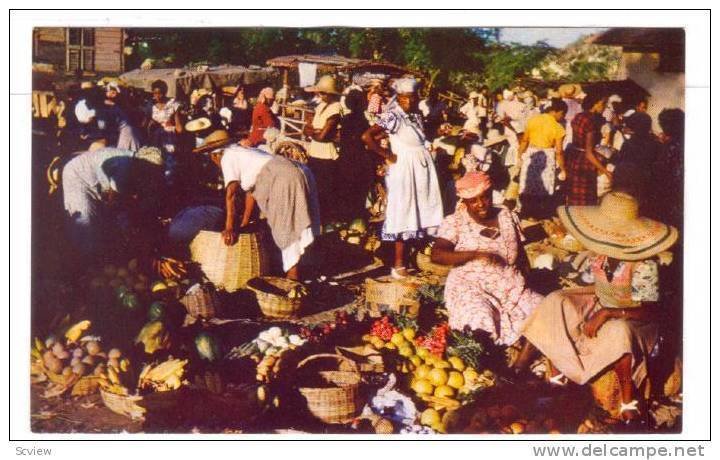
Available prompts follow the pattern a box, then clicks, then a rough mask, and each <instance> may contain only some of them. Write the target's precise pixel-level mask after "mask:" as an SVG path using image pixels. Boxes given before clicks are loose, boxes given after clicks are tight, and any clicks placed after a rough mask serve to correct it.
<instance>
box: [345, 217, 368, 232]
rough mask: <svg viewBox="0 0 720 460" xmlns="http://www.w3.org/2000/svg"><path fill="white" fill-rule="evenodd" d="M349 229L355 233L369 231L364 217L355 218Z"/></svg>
mask: <svg viewBox="0 0 720 460" xmlns="http://www.w3.org/2000/svg"><path fill="white" fill-rule="evenodd" d="M349 229H350V230H351V231H353V232H355V233H359V234H364V233H366V232H367V224H366V223H365V221H364V220H363V219H355V220H353V221H352V222H351V223H350V227H349Z"/></svg>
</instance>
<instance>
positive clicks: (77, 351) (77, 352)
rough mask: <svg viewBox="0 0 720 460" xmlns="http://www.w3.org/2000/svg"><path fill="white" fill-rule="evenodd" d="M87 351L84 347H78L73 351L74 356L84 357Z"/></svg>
mask: <svg viewBox="0 0 720 460" xmlns="http://www.w3.org/2000/svg"><path fill="white" fill-rule="evenodd" d="M84 354H85V352H84V351H83V349H82V348H76V349H74V350H73V351H72V356H73V358H82V357H83V355H84Z"/></svg>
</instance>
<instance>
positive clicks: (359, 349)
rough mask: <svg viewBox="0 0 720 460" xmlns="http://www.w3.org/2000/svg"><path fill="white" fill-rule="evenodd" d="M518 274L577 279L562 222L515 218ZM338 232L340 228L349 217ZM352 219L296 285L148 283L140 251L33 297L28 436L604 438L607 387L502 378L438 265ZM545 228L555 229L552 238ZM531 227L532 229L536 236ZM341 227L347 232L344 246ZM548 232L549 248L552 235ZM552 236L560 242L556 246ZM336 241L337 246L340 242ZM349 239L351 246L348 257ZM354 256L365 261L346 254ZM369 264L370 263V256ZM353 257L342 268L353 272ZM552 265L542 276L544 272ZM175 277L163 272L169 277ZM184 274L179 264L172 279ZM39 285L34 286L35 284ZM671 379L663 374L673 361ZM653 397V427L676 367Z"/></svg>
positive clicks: (500, 356)
mask: <svg viewBox="0 0 720 460" xmlns="http://www.w3.org/2000/svg"><path fill="white" fill-rule="evenodd" d="M523 225H524V227H526V233H527V234H528V235H530V236H531V238H529V240H528V242H526V252H527V253H528V257H529V258H530V265H531V266H537V265H538V264H537V262H538V259H540V260H542V259H548V260H547V261H544V262H543V264H545V265H547V267H546V268H536V269H533V270H531V272H530V276H529V277H530V279H532V278H533V276H535V277H538V276H539V277H541V278H542V277H544V279H545V282H547V280H548V279H551V278H552V279H553V280H554V283H555V285H558V286H574V285H577V284H579V283H580V284H581V283H582V280H581V279H580V278H579V275H578V273H577V271H576V269H575V268H574V267H577V264H578V260H579V259H581V258H582V257H583V254H582V253H579V254H578V253H573V252H571V251H570V250H568V249H571V248H568V247H567V246H568V244H565V248H564V249H562V248H560V247H558V246H561V244H562V241H565V243H572V242H570V241H567V238H566V236H565V235H563V234H562V233H561V232H562V229H561V228H560V227H558V226H557V224H556V223H553V222H552V221H546V222H539V223H537V222H524V223H523ZM348 227H353V228H355V229H351V228H348ZM371 232H372V229H370V230H368V229H367V228H366V226H365V225H364V223H362V222H355V223H354V225H350V226H338V227H337V228H336V229H334V231H328V232H326V233H325V234H324V235H323V236H322V241H321V243H322V244H320V245H319V246H321V248H322V247H324V248H325V250H329V249H328V248H332V250H333V251H334V253H335V256H336V257H337V254H341V253H343V251H344V252H346V253H347V254H350V257H351V258H352V260H351V261H345V262H344V263H340V264H339V265H340V266H342V265H344V268H346V269H348V271H347V272H346V273H341V274H338V275H336V276H334V277H329V278H326V277H324V276H323V277H319V278H318V279H316V280H310V281H308V282H306V283H304V284H299V283H292V282H289V283H288V281H289V280H285V279H281V278H273V277H264V276H261V277H257V278H254V279H252V280H250V281H248V282H247V283H246V285H245V287H244V288H242V289H238V290H236V291H234V292H232V293H228V292H226V291H225V290H224V289H218V288H217V287H215V286H214V285H213V284H212V283H210V282H208V280H207V277H206V276H204V275H203V271H202V265H201V264H198V265H199V266H198V267H197V268H199V269H198V270H188V273H194V274H199V275H184V276H172V277H170V278H168V279H158V278H157V275H155V276H153V275H151V274H150V273H143V272H142V271H141V269H140V267H139V264H138V261H137V259H131V260H114V261H111V262H107V263H106V264H105V265H104V266H99V267H89V268H88V271H87V275H86V276H85V277H84V278H82V279H78V280H76V283H77V285H76V286H64V287H58V288H57V289H58V291H57V292H52V293H51V294H48V293H47V291H50V289H44V290H43V294H42V295H44V296H45V297H43V298H45V299H47V298H51V297H55V298H61V299H62V300H61V301H60V302H61V304H62V306H63V309H61V310H58V311H59V313H58V312H57V311H56V314H55V315H54V316H53V317H52V318H50V319H49V320H48V321H47V322H46V323H43V324H42V325H40V326H38V327H36V328H34V330H35V331H41V332H40V333H38V334H37V335H36V337H34V338H33V343H32V358H31V359H32V367H31V369H32V390H33V391H32V396H33V398H32V412H33V415H32V417H33V419H32V426H33V430H34V431H38V432H58V431H62V432H179V433H188V432H223V433H304V432H308V433H379V434H390V433H428V434H431V433H464V434H479V433H507V434H520V433H531V434H547V433H602V432H614V431H617V430H618V429H619V426H618V425H617V423H618V422H617V421H615V420H614V419H613V418H612V417H611V416H610V415H609V414H608V413H606V412H605V411H604V410H603V409H602V406H603V401H604V400H607V399H608V398H610V399H612V394H611V393H612V392H613V391H615V390H614V389H613V387H612V385H608V384H606V383H603V382H602V379H599V380H600V382H595V383H594V384H593V385H590V386H577V385H567V386H565V387H562V388H558V387H554V386H550V385H548V384H547V383H545V381H544V379H542V378H541V377H542V376H543V374H544V372H545V363H544V362H543V361H542V360H539V361H537V362H535V363H534V364H533V366H532V370H533V372H534V373H536V374H537V375H538V376H539V377H527V376H526V377H522V378H519V377H516V376H515V375H512V374H511V373H510V372H509V371H508V362H510V361H511V360H512V359H513V358H514V354H516V352H517V350H516V349H514V348H509V349H507V350H501V349H499V348H497V347H496V346H494V345H493V344H492V343H486V342H484V341H483V340H482V339H481V338H479V337H476V336H473V334H471V333H470V332H469V331H468V332H461V331H454V330H451V329H450V328H449V327H448V324H447V317H446V313H445V310H444V309H443V298H442V297H443V282H444V276H445V275H446V271H443V269H442V267H439V266H433V265H432V264H429V265H428V264H422V260H423V256H427V253H428V252H429V249H427V248H426V249H425V250H422V249H421V250H420V251H418V253H417V258H418V260H420V261H421V263H420V264H421V265H422V266H423V267H424V268H425V271H423V270H420V269H418V270H415V271H414V272H413V276H411V277H409V278H407V279H405V280H392V279H391V278H389V277H387V276H382V275H383V274H384V273H385V272H384V271H383V268H382V264H381V263H380V260H379V259H378V256H380V257H382V256H383V254H382V251H381V250H380V248H379V245H375V244H373V241H376V239H375V237H374V236H370V235H369V233H371ZM553 232H555V233H553ZM533 234H534V235H536V236H535V237H534V238H533V237H532V235H533ZM350 238H353V240H352V241H350ZM553 242H555V244H553ZM558 242H561V243H558ZM338 251H339V252H338ZM354 251H355V252H354ZM357 251H360V252H361V253H363V254H365V255H366V256H367V257H366V259H365V260H361V258H358V257H356V255H357V254H359V253H358V252H357ZM368 261H369V263H367V262H368ZM353 265H354V266H353ZM548 268H552V269H553V270H552V271H551V270H549V269H548ZM168 274H169V275H172V274H171V273H168ZM177 275H181V274H177ZM46 284H47V283H46ZM676 374H677V373H676ZM665 393H666V394H667V395H668V396H669V397H670V399H668V400H669V401H672V400H673V399H672V398H675V399H674V400H675V401H676V403H675V404H669V403H664V404H662V405H661V404H656V405H655V407H654V409H653V410H651V412H650V413H651V415H652V417H653V423H652V424H651V425H652V426H653V428H652V429H653V430H659V431H661V432H663V431H665V432H667V431H672V430H673V429H674V427H675V426H679V417H680V407H681V406H680V400H679V398H680V395H679V378H677V375H675V380H674V381H668V383H667V384H666V388H665Z"/></svg>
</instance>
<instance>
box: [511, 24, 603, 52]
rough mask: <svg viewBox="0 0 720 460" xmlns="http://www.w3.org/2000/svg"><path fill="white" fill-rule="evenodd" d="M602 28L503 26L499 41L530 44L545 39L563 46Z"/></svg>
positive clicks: (557, 46) (550, 43)
mask: <svg viewBox="0 0 720 460" xmlns="http://www.w3.org/2000/svg"><path fill="white" fill-rule="evenodd" d="M603 30H605V29H603V28H590V27H585V28H581V27H578V28H573V27H562V28H559V27H558V28H553V27H542V28H540V27H537V28H532V27H503V28H501V29H500V41H502V42H518V43H522V44H523V45H532V44H534V43H535V42H537V41H540V40H545V41H546V42H547V43H548V44H549V45H550V46H554V47H556V48H564V47H565V46H567V45H569V44H571V43H572V42H574V41H576V40H577V39H578V38H580V37H582V36H584V35H590V34H595V33H598V32H601V31H603Z"/></svg>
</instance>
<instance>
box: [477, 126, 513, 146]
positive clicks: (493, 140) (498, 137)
mask: <svg viewBox="0 0 720 460" xmlns="http://www.w3.org/2000/svg"><path fill="white" fill-rule="evenodd" d="M506 140H507V137H506V136H504V135H502V134H500V131H498V130H497V129H491V130H489V131H488V134H487V138H486V139H485V141H484V142H483V147H492V146H493V145H496V144H499V143H501V142H505V141H506Z"/></svg>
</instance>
